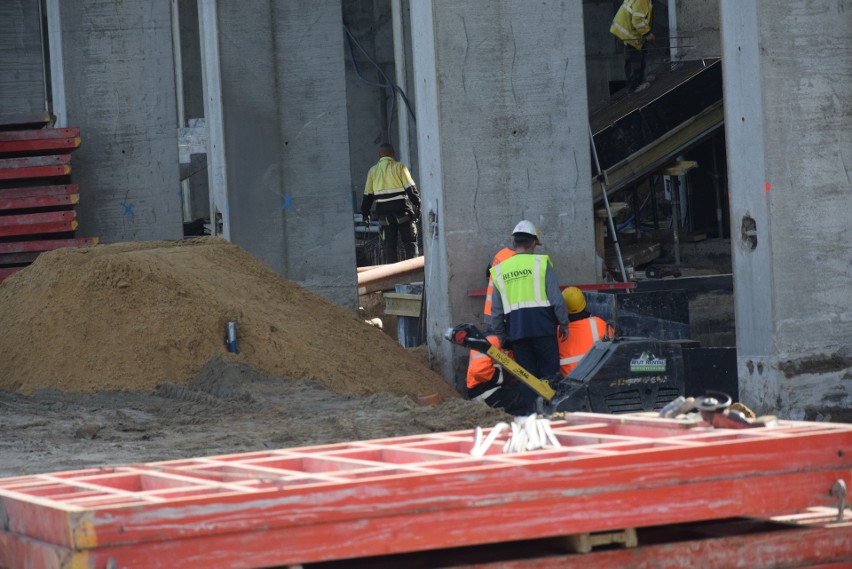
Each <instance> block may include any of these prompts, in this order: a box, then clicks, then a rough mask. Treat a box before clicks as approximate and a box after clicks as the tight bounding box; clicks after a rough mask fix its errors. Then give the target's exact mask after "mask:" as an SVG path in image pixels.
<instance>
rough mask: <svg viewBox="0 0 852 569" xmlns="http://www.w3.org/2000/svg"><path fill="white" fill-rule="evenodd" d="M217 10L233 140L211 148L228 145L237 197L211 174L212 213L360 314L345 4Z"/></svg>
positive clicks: (228, 131)
mask: <svg viewBox="0 0 852 569" xmlns="http://www.w3.org/2000/svg"><path fill="white" fill-rule="evenodd" d="M217 10H218V13H217V26H218V51H219V72H220V74H219V75H220V78H221V113H222V129H223V133H224V134H223V136H222V139H221V140H215V139H213V138H212V137H213V135H212V131H211V140H209V141H208V150H209V149H211V148H212V147H213V146H214V145H216V144H221V145H222V148H223V149H222V150H221V151H222V153H223V154H222V155H223V157H224V163H225V169H224V171H225V178H226V183H225V188H226V189H225V192H224V193H222V192H221V191H220V189H217V187H218V186H217V185H215V184H213V180H214V175H211V176H210V179H211V185H212V186H211V187H212V190H211V195H212V196H213V199H214V206H213V209H219V211H221V212H223V214H224V215H225V217H226V218H227V221H226V223H227V224H228V234H227V235H228V237H229V238H230V240H231V241H233V242H234V243H236V244H238V245H240V246H242V247H244V248H245V249H247V250H248V251H250V252H252V253H253V254H255V255H256V256H257V257H259V258H260V259H262V260H263V261H265V262H266V263H268V264H269V265H270V266H272V267H273V268H274V269H275V270H277V271H279V272H280V273H281V274H283V275H284V276H286V277H287V278H289V279H291V280H294V281H296V282H298V283H300V284H302V285H304V286H305V287H307V288H309V289H311V290H312V291H314V292H317V293H319V294H322V295H324V296H325V297H327V298H329V299H330V300H332V301H334V302H336V303H338V304H340V305H342V306H345V307H347V308H351V309H352V310H355V309H356V308H357V286H356V273H355V236H354V225H353V217H352V211H353V210H352V199H351V193H350V172H349V142H348V131H347V123H346V85H345V81H344V68H343V22H342V17H341V6H340V1H339V0H325V1H322V2H316V1H312V0H299V1H289V0H263V1H261V0H258V1H253V2H249V3H238V2H218V3H217ZM203 14H204V12H202V18H203V17H204V15H203ZM204 33H207V32H206V31H205V32H204ZM205 80H208V79H205ZM210 118H211V117H209V116H208V120H209V119H210ZM208 159H209V160H215V158H214V157H213V156H210V155H208Z"/></svg>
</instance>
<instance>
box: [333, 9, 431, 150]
mask: <svg viewBox="0 0 852 569" xmlns="http://www.w3.org/2000/svg"><path fill="white" fill-rule="evenodd" d="M343 31H344V32H345V33H346V45H347V47H348V49H349V57H350V59H351V60H352V67H353V68H354V69H355V75H356V76H357V77H358V79H360V80H361V81H363V82H364V83H367V84H368V85H370V86H372V87H378V88H381V89H390V90H391V109H390V114H389V115H388V132H387V140H388V142H392V140H393V136H392V132H393V128H392V127H393V117H394V113H395V112H396V93H399V95H400V96H401V97H402V100H403V102H404V103H405V106H406V108H407V109H408V113H409V114H410V115H411V119H412V122H414V124H417V119H416V117H415V115H414V110H413V109H412V108H411V103H410V102H409V101H408V97H406V96H405V91H403V90H402V88H401V87H400V86H399V85H397V84H395V83H393V82H392V81H391V80H390V78H389V77H388V76H387V74H386V73H385V72H384V70H383V69H382V68H381V66H380V65H379V64H378V63H376V61H375V60H374V59H373V58H372V57H370V54H369V53H367V50H365V49H364V47H363V46H362V45H361V44H360V43H359V42H358V40H357V39H356V38H355V36H354V35H353V34H352V32H351V31H350V30H349V27H348V26H347V25H346V24H343ZM353 43H354V44H355V46H356V47H357V48H358V50H359V51H360V52H361V53H363V54H364V57H366V58H367V61H369V62H370V63H371V64H372V65H373V67H375V68H376V70H377V71H378V72H379V74H380V75H381V76H382V78H384V83H378V82H376V81H371V80H370V79H367V78H366V77H364V76H363V75H362V74H361V70H360V68H359V67H358V62H357V61H356V60H355V51H354V50H353V49H352V44H353Z"/></svg>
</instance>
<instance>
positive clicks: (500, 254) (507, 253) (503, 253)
mask: <svg viewBox="0 0 852 569" xmlns="http://www.w3.org/2000/svg"><path fill="white" fill-rule="evenodd" d="M514 254H515V250H514V249H510V248H509V247H503V248H502V249H500V250H499V251H497V254H496V255H494V258H493V259H492V260H491V264H490V265H488V268H487V269H485V274H486V275H487V276H488V288H487V289H486V290H485V306H484V307H483V308H482V315H483V316H484V317H485V318H486V319H488V318H491V297H492V295H493V294H494V281H493V280H492V279H491V268H492V267H496V266H497V265H499V264H500V263H502V262H503V261H505V260H506V259H508V258H509V257H511V256H512V255H514Z"/></svg>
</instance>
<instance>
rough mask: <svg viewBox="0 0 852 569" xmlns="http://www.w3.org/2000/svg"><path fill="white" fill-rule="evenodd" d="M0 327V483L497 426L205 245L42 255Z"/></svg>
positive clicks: (383, 339)
mask: <svg viewBox="0 0 852 569" xmlns="http://www.w3.org/2000/svg"><path fill="white" fill-rule="evenodd" d="M228 321H235V322H237V331H238V346H239V353H238V354H232V353H229V352H228V350H227V347H226V344H225V341H224V337H225V329H226V323H227V322H228ZM0 329H3V330H6V331H8V333H6V334H3V335H0V354H3V357H2V358H0V477H7V476H15V475H22V474H36V473H42V472H55V471H62V470H69V469H79V468H84V467H93V466H106V465H118V464H133V463H140V462H152V461H159V460H169V459H175V458H189V457H198V456H208V455H216V454H230V453H240V452H249V451H256V450H263V449H267V448H287V447H292V446H303V445H308V444H324V443H333V442H339V441H346V440H356V439H370V438H384V437H390V436H398V435H408V434H418V433H425V432H435V431H447V430H458V429H473V428H474V427H476V426H491V425H493V424H494V423H496V422H498V421H500V420H505V419H506V416H505V415H504V414H503V413H502V412H501V411H495V410H493V409H490V408H488V407H487V406H485V405H483V404H477V403H472V402H469V401H464V400H463V399H461V398H460V396H459V394H458V393H457V392H456V391H455V390H454V389H453V388H452V387H451V386H450V385H449V384H448V383H447V382H446V381H444V379H443V378H442V377H441V376H439V375H438V374H437V373H435V372H433V371H432V370H431V369H429V367H428V364H427V363H426V362H425V358H424V354H423V353H422V350H421V351H417V350H410V351H407V350H405V349H404V348H402V347H401V346H400V345H399V344H398V343H397V342H396V341H395V340H394V339H393V338H391V337H390V336H389V335H388V334H386V333H383V332H382V331H381V330H379V329H378V328H374V327H372V326H370V325H368V324H366V323H364V321H363V320H362V319H359V318H358V317H356V316H355V315H354V314H352V313H350V312H349V311H347V310H345V309H343V308H341V307H339V306H337V305H335V304H332V303H331V302H329V301H327V300H325V299H323V298H321V297H319V296H317V295H314V294H311V293H310V292H308V291H307V290H306V289H304V288H302V287H300V286H299V285H297V284H296V283H293V282H291V281H288V280H287V279H284V278H282V277H281V276H280V275H278V274H277V273H275V272H274V271H272V269H270V268H269V267H268V266H266V265H265V264H263V263H261V262H260V261H259V260H257V259H256V258H254V257H253V256H251V255H250V254H248V253H247V252H246V251H244V250H242V249H240V248H239V247H237V246H235V245H233V244H230V243H227V242H225V241H222V240H220V239H216V238H200V239H191V240H183V241H170V242H147V243H128V244H115V245H103V246H97V247H90V248H83V249H65V250H59V251H53V252H49V253H45V254H43V255H41V256H39V258H38V259H37V260H36V262H35V263H34V264H33V265H31V266H30V267H28V268H26V269H25V270H23V271H20V272H19V273H17V274H15V275H13V276H12V277H11V278H9V279H8V280H7V281H5V282H4V283H3V284H2V285H0ZM426 393H437V394H438V395H439V396H440V398H441V399H442V400H443V401H444V403H442V404H441V405H438V406H432V407H424V406H419V405H418V404H417V398H418V396H419V395H421V394H426Z"/></svg>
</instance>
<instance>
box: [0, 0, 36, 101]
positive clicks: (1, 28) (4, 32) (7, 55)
mask: <svg viewBox="0 0 852 569" xmlns="http://www.w3.org/2000/svg"><path fill="white" fill-rule="evenodd" d="M38 4H39V0H4V1H3V2H0V115H16V114H31V113H39V112H43V111H44V110H45V104H44V103H45V101H44V66H43V64H42V50H41V29H40V26H39V9H38Z"/></svg>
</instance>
